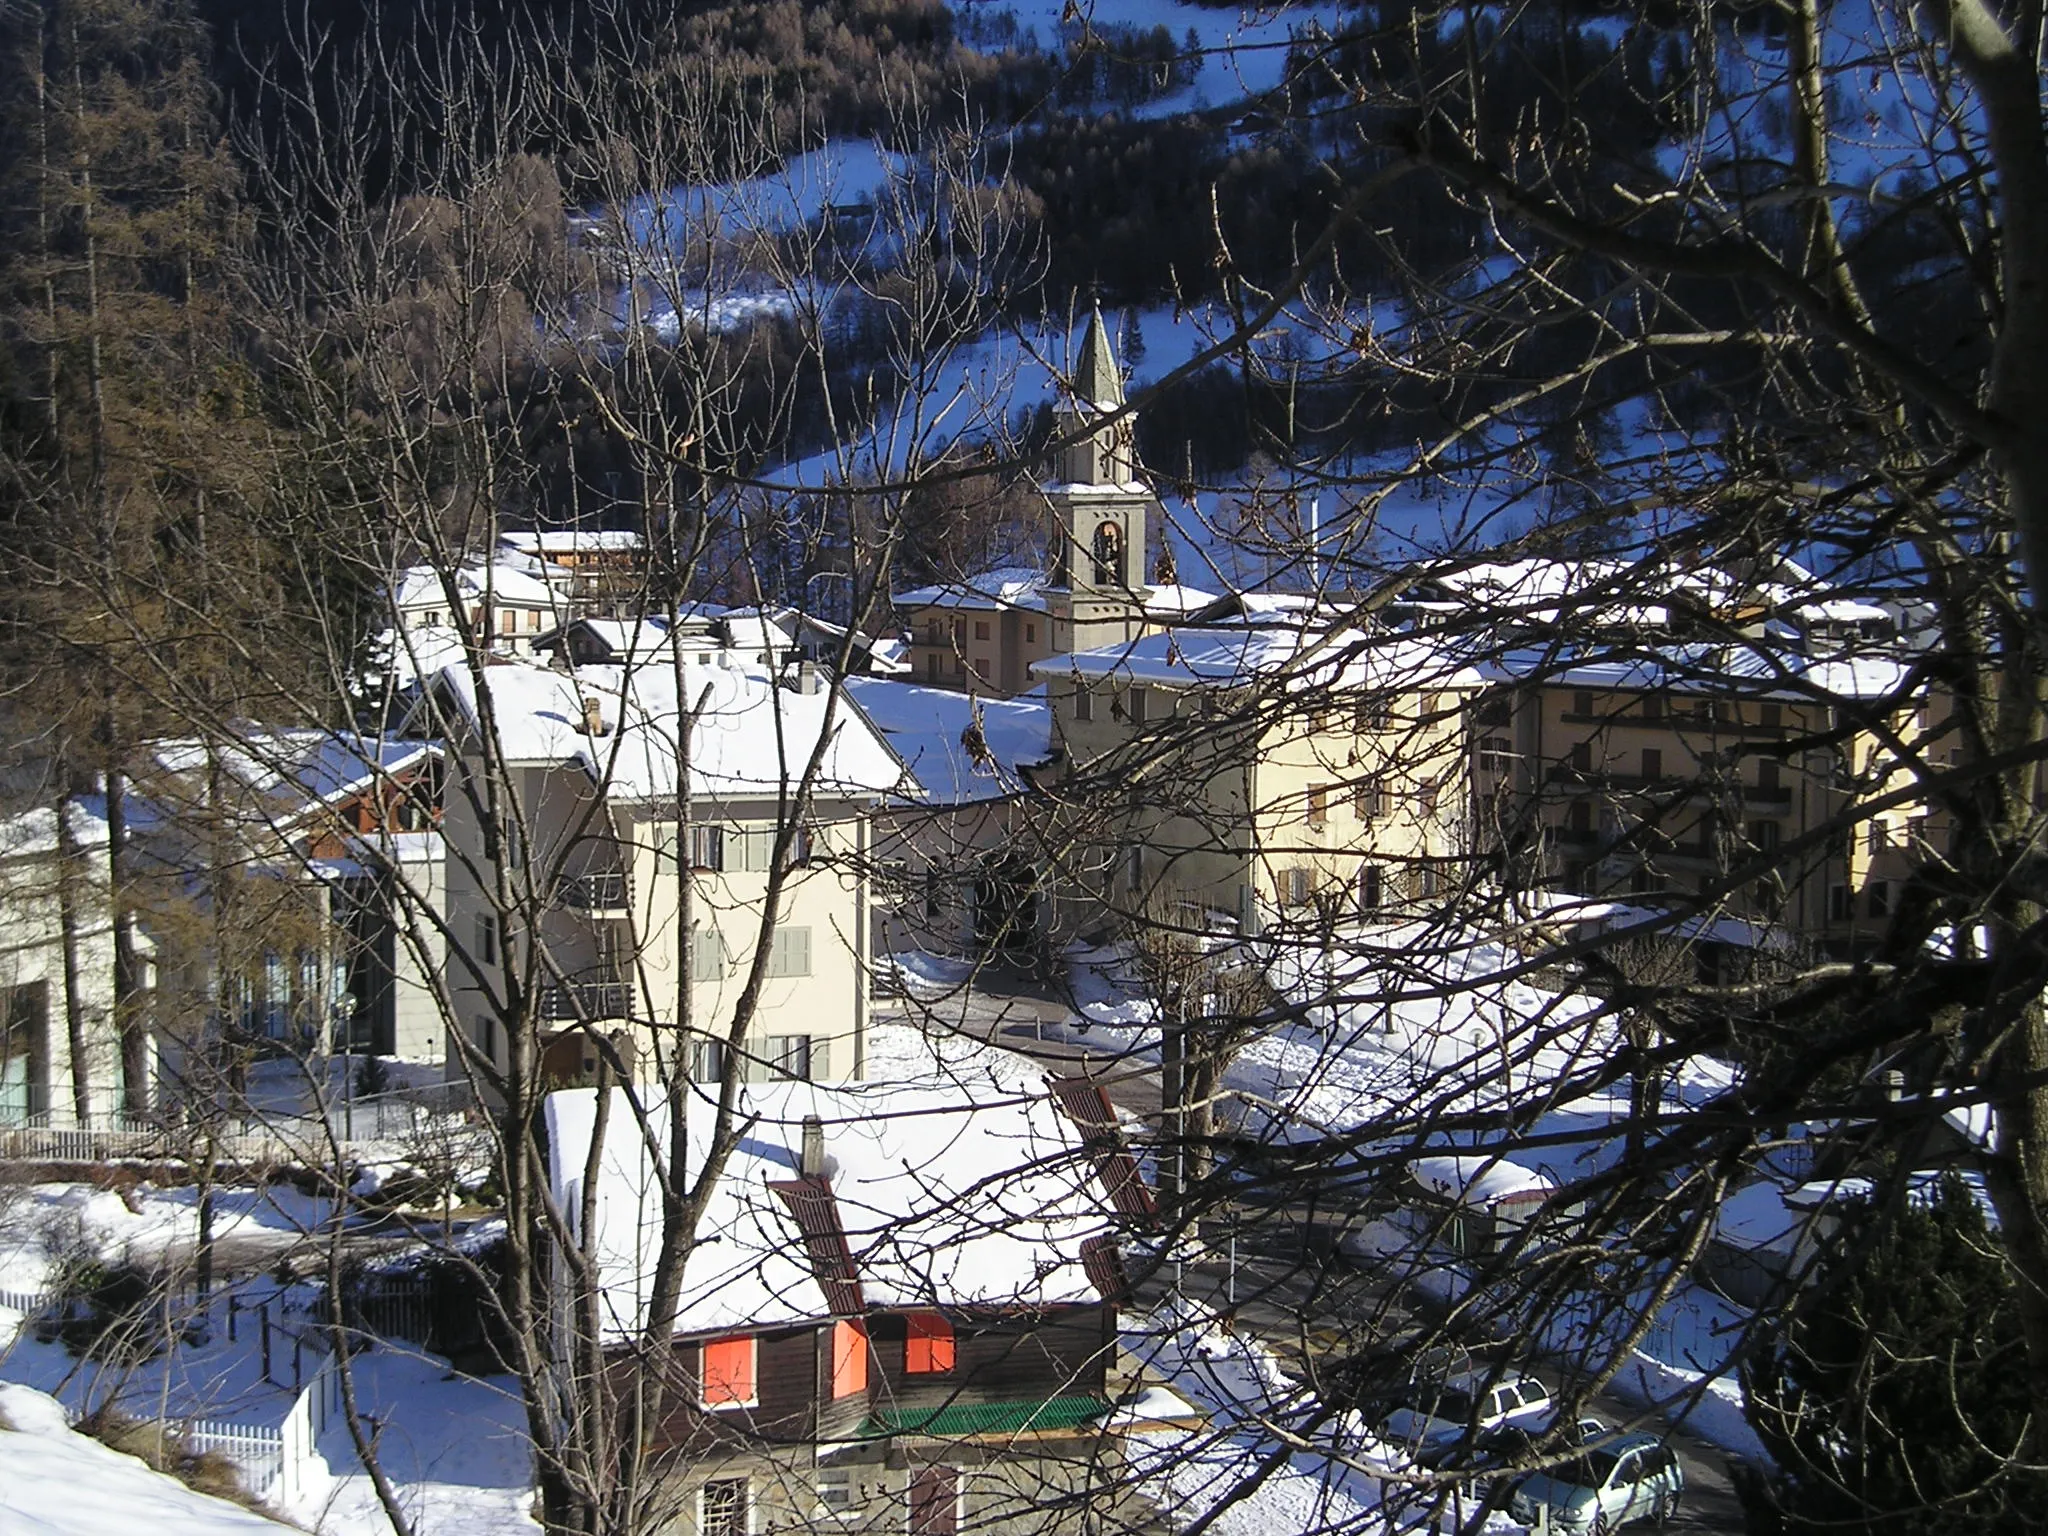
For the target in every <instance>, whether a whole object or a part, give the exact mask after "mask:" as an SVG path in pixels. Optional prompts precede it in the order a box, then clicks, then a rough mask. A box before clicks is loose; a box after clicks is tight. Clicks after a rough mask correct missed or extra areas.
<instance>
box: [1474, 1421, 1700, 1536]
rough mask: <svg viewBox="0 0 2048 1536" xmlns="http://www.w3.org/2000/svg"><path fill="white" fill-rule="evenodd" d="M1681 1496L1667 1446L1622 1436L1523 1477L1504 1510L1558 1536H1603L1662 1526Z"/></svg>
mask: <svg viewBox="0 0 2048 1536" xmlns="http://www.w3.org/2000/svg"><path fill="white" fill-rule="evenodd" d="M1684 1495H1685V1471H1684V1469H1683V1468H1682V1467H1680V1466H1679V1464H1678V1458H1677V1457H1676V1456H1675V1455H1673V1454H1672V1451H1671V1447H1670V1446H1668V1445H1665V1444H1663V1443H1662V1442H1661V1441H1659V1440H1658V1438H1657V1437H1656V1436H1655V1435H1624V1436H1623V1437H1622V1438H1621V1439H1619V1440H1615V1441H1613V1442H1611V1443H1610V1444H1607V1445H1604V1446H1596V1447H1594V1448H1592V1449H1590V1450H1586V1451H1582V1452H1581V1453H1580V1454H1579V1455H1578V1456H1576V1457H1574V1458H1573V1459H1572V1460H1571V1461H1568V1462H1566V1463H1565V1464H1564V1465H1563V1466H1559V1467H1552V1468H1551V1469H1550V1470H1549V1471H1547V1472H1536V1473H1532V1474H1531V1475H1529V1476H1528V1477H1525V1478H1523V1479H1522V1481H1521V1482H1519V1483H1517V1484H1516V1485H1515V1491H1514V1494H1513V1496H1512V1497H1510V1499H1509V1500H1508V1509H1509V1511H1510V1512H1511V1513H1512V1514H1513V1515H1514V1517H1515V1519H1517V1520H1520V1521H1522V1522H1524V1523H1525V1524H1528V1525H1533V1526H1537V1527H1538V1528H1539V1529H1542V1528H1543V1527H1544V1524H1545V1523H1546V1522H1547V1525H1548V1528H1549V1529H1550V1530H1553V1531H1556V1532H1558V1533H1559V1536H1606V1533H1607V1532H1608V1531H1612V1530H1615V1529H1617V1528H1619V1527H1621V1526H1623V1525H1626V1524H1628V1523H1629V1522H1630V1521H1632V1520H1654V1521H1656V1522H1657V1524H1659V1525H1662V1524H1663V1523H1664V1522H1665V1521H1666V1520H1668V1519H1670V1518H1671V1517H1672V1516H1673V1515H1675V1514H1677V1513H1678V1502H1679V1500H1680V1499H1681V1498H1683V1497H1684Z"/></svg>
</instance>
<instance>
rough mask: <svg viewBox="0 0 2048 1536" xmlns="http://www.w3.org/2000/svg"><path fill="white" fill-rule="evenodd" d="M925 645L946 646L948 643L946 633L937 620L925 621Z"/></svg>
mask: <svg viewBox="0 0 2048 1536" xmlns="http://www.w3.org/2000/svg"><path fill="white" fill-rule="evenodd" d="M924 643H925V644H926V645H944V644H945V643H946V631H945V629H944V627H943V626H942V625H941V624H940V623H939V621H938V620H937V619H926V620H925V621H924Z"/></svg>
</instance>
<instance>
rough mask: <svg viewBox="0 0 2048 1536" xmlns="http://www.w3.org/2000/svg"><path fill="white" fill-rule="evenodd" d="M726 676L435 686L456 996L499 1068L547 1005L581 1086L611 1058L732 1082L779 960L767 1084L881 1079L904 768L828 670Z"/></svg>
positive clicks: (569, 1075) (529, 676)
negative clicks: (876, 1030)
mask: <svg viewBox="0 0 2048 1536" xmlns="http://www.w3.org/2000/svg"><path fill="white" fill-rule="evenodd" d="M724 660H725V662H726V664H717V663H710V664H706V663H692V664H689V665H687V666H685V667H684V669H683V681H682V695H681V697H680V698H679V696H678V694H677V692H676V684H675V671H674V668H673V667H672V666H671V665H669V664H667V663H666V660H664V663H663V664H661V665H654V666H648V667H645V668H642V669H638V670H635V671H634V672H632V673H631V674H628V673H626V672H625V671H623V670H622V669H620V668H616V667H592V668H585V669H580V670H577V671H574V672H562V671H555V670H551V669H548V668H542V667H536V666H522V665H516V664H504V665H499V666H493V667H489V668H486V669H484V670H483V672H482V674H481V676H480V677H479V675H478V674H477V673H474V672H472V671H471V670H470V669H468V668H462V667H455V668H449V669H448V670H446V671H445V672H443V673H442V674H440V675H439V676H438V677H437V678H436V679H435V680H434V682H433V686H432V687H431V688H430V689H429V690H428V693H427V695H426V698H425V701H424V703H423V707H422V710H421V712H420V716H419V717H420V718H423V719H425V720H427V721H430V722H432V723H433V724H434V725H435V726H436V728H439V729H445V730H447V731H448V733H449V735H450V740H451V748H452V752H453V765H452V771H451V781H450V786H449V792H448V795H447V813H446V817H445V822H444V828H445V835H446V839H447V845H448V850H449V855H448V879H447V888H448V897H447V911H448V931H449V934H450V953H449V986H450V989H451V992H452V994H453V997H454V1001H455V1006H456V1008H457V1009H458V1012H459V1017H460V1022H461V1024H462V1026H463V1028H464V1033H465V1040H466V1049H467V1051H468V1052H469V1053H470V1054H471V1055H472V1056H473V1057H474V1059H475V1060H477V1061H478V1062H480V1063H482V1064H485V1065H489V1066H496V1067H502V1066H503V1065H504V1064H505V1062H506V1060H507V1055H506V1052H507V1046H508V1042H507V1038H506V1032H505V1021H506V1020H507V1019H508V1018H517V1017H518V1009H517V1005H516V997H517V995H519V994H520V993H524V994H526V995H529V996H531V997H533V998H534V999H535V1000H536V1001H535V1004H534V1006H535V1007H536V1008H537V1011H538V1014H539V1016H540V1019H541V1022H542V1024H543V1026H544V1029H545V1030H546V1038H545V1041H544V1045H545V1048H546V1049H547V1050H548V1051H549V1053H550V1055H549V1058H548V1059H549V1063H550V1068H551V1070H553V1071H554V1072H555V1073H556V1075H557V1076H558V1077H559V1078H561V1079H563V1080H571V1081H573V1080H577V1079H579V1078H580V1077H581V1076H582V1074H583V1073H584V1071H585V1070H586V1069H588V1068H590V1067H593V1066H594V1064H595V1049H596V1042H597V1040H598V1039H599V1038H600V1037H605V1038H610V1039H611V1040H613V1041H614V1042H615V1043H616V1044H617V1046H618V1048H619V1049H620V1050H621V1051H622V1052H623V1053H624V1054H625V1055H626V1056H628V1057H630V1058H631V1059H632V1060H633V1061H635V1062H636V1063H638V1066H639V1068H640V1069H642V1070H646V1069H652V1068H653V1067H655V1066H656V1064H661V1065H662V1066H664V1067H665V1066H666V1065H667V1064H668V1063H669V1062H671V1061H673V1060H674V1059H675V1057H674V1054H673V1053H675V1052H679V1051H680V1052H686V1053H688V1057H687V1069H688V1070H689V1071H691V1072H692V1073H693V1075H695V1076H697V1077H698V1078H699V1079H700V1080H702V1079H708V1078H715V1077H716V1076H718V1075H719V1074H720V1073H721V1072H722V1071H723V1068H724V1065H725V1061H724V1054H723V1053H724V1052H725V1051H726V1050H727V1049H728V1048H729V1046H730V1045H731V1044H732V1043H733V1042H731V1040H730V1032H731V1028H732V1024H733V1019H734V1016H735V1015H734V1009H735V1008H736V1007H737V1006H738V1005H739V1002H740V999H741V998H742V996H743V995H745V994H746V993H747V990H748V986H749V981H750V978H751V977H752V974H753V971H754V962H755V957H756V954H757V953H758V952H759V950H760V949H761V947H762V945H763V944H764V943H765V944H766V945H767V947H768V954H767V956H766V958H765V960H764V962H763V967H762V974H761V977H760V982H759V986H758V988H757V989H756V991H755V994H754V996H753V1000H752V1007H753V1013H752V1017H751V1021H750V1023H749V1025H748V1027H747V1029H746V1032H745V1036H744V1039H743V1040H741V1041H739V1042H738V1044H739V1048H740V1049H741V1050H742V1051H743V1052H744V1060H743V1062H742V1066H743V1069H744V1070H745V1072H746V1073H747V1074H748V1075H750V1076H770V1075H782V1076H788V1077H798V1078H808V1077H816V1078H835V1079H849V1078H858V1077H859V1076H861V1073H862V1049H863V1040H864V1034H865V1027H866V996H867V988H866V985H865V980H864V977H863V974H862V966H863V965H864V963H865V954H866V948H867V944H866V923H867V921H868V891H867V864H868V840H869V815H870V812H871V811H872V809H873V807H874V806H875V805H876V804H877V802H878V801H879V800H880V799H881V798H882V797H883V796H884V795H885V794H887V793H889V792H891V791H892V790H894V789H896V788H897V786H898V785H899V784H900V782H901V781H902V779H903V767H902V764H901V763H900V762H899V761H898V760H897V759H896V757H895V756H894V754H893V753H891V752H890V751H889V749H888V747H887V746H886V745H885V744H884V743H883V742H882V741H881V740H880V738H878V737H877V736H876V735H875V733H874V732H873V731H872V730H871V729H870V728H869V727H868V725H867V723H866V721H865V720H864V719H863V718H862V717H861V715H860V714H859V712H858V711H857V710H855V709H853V708H851V707H850V706H848V705H847V704H846V703H845V701H844V700H843V699H840V698H836V697H835V696H834V695H833V694H832V693H831V692H830V691H829V690H827V689H824V688H822V687H820V686H819V685H818V682H817V678H816V674H815V673H814V672H812V671H810V670H808V669H805V670H803V671H801V672H799V673H798V674H796V675H795V676H794V677H793V678H792V679H790V680H786V681H778V680H777V679H776V678H774V677H773V676H771V675H769V674H767V673H766V672H763V671H761V670H759V669H756V668H749V667H747V666H745V665H744V664H742V663H741V662H739V661H738V659H737V658H733V657H730V656H728V657H726V658H724ZM684 700H686V701H687V702H684ZM686 720H687V723H686ZM814 756H815V760H816V765H817V771H816V773H815V775H814V776H812V777H810V778H809V779H807V778H806V771H807V768H808V767H809V766H810V765H811V764H812V762H813V759H814ZM800 795H801V796H802V798H801V801H800V800H799V796H800ZM778 862H779V863H780V865H781V869H780V871H779V875H777V876H776V877H775V878H774V879H773V880H771V872H772V871H774V867H775V865H776V864H777V863H778ZM771 884H775V885H779V889H780V898H779V901H778V903H777V905H776V907H775V909H774V911H773V913H772V921H771V914H770V912H769V910H768V897H769V891H770V887H771Z"/></svg>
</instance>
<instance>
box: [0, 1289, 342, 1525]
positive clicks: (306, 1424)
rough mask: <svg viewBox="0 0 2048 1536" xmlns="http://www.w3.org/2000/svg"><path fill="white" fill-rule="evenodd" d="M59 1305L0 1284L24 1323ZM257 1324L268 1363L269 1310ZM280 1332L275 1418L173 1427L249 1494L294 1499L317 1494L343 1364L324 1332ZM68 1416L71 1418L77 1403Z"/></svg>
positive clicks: (3, 1303)
mask: <svg viewBox="0 0 2048 1536" xmlns="http://www.w3.org/2000/svg"><path fill="white" fill-rule="evenodd" d="M61 1304H62V1300H61V1298H60V1297H59V1296H57V1295H56V1294H54V1293H52V1292H43V1291H10V1290H5V1289H0V1307H11V1308H13V1309H14V1310H15V1311H17V1312H19V1313H21V1314H22V1315H23V1317H24V1318H25V1319H29V1320H33V1319H35V1318H37V1317H40V1316H42V1315H43V1314H44V1313H46V1312H47V1311H49V1310H51V1309H52V1308H55V1307H57V1306H59V1305H61ZM232 1326H233V1325H232V1323H231V1324H230V1327H232ZM258 1326H260V1327H262V1329H263V1330H264V1334H265V1338H264V1342H263V1354H264V1357H265V1360H266V1363H267V1362H268V1360H269V1358H270V1356H271V1353H272V1345H273V1341H272V1339H271V1338H270V1337H269V1335H270V1332H271V1328H272V1324H271V1322H270V1316H269V1309H268V1308H267V1307H266V1308H264V1309H262V1313H261V1321H260V1323H259V1324H258ZM278 1332H279V1333H281V1334H282V1335H283V1338H282V1340H280V1341H278V1348H279V1356H278V1358H279V1365H278V1368H279V1369H280V1370H281V1369H282V1368H283V1365H282V1362H283V1358H284V1357H283V1354H282V1344H283V1343H286V1342H288V1343H290V1345H291V1346H292V1352H291V1360H292V1369H293V1371H294V1373H295V1374H296V1375H297V1376H298V1378H299V1385H298V1391H297V1392H296V1393H294V1394H293V1397H292V1401H291V1406H290V1407H289V1408H287V1409H286V1410H285V1412H284V1416H283V1417H282V1418H281V1419H280V1420H279V1421H278V1422H277V1423H275V1424H268V1423H265V1424H252V1423H246V1422H243V1421H241V1420H237V1419H188V1420H185V1421H183V1422H181V1423H178V1424H176V1426H175V1427H176V1429H177V1432H178V1436H179V1438H180V1439H181V1440H182V1441H183V1442H184V1445H185V1448H186V1449H187V1450H188V1451H190V1452H192V1453H193V1454H195V1455H205V1454H207V1453H214V1454H217V1455H220V1456H222V1457H225V1458H226V1459H227V1460H228V1461H230V1462H232V1463H233V1464H234V1467H235V1471H236V1474H237V1475H238V1476H239V1477H240V1478H241V1482H242V1486H243V1487H244V1488H245V1489H247V1490H248V1492H249V1493H250V1494H251V1495H252V1496H254V1497H255V1498H258V1499H262V1500H264V1501H265V1502H277V1501H282V1502H284V1503H286V1504H295V1503H298V1502H299V1501H301V1500H303V1499H305V1498H307V1497H311V1496H317V1495H318V1494H319V1493H320V1492H321V1491H322V1490H321V1488H320V1486H319V1483H318V1481H317V1478H324V1476H325V1475H326V1472H327V1463H326V1461H325V1460H324V1459H323V1458H322V1457H321V1455H320V1439H321V1436H323V1435H325V1434H326V1433H327V1429H328V1426H329V1425H331V1424H333V1423H334V1422H336V1420H338V1419H339V1418H340V1416H341V1413H342V1405H341V1364H340V1361H339V1359H338V1357H337V1356H336V1355H335V1354H334V1353H333V1351H332V1350H331V1349H329V1348H328V1345H327V1342H326V1337H325V1335H323V1334H320V1333H317V1332H313V1331H311V1330H297V1329H283V1328H280V1329H279V1330H278ZM308 1351H310V1352H312V1353H313V1354H315V1355H316V1356H317V1357H318V1363H317V1364H316V1365H315V1366H314V1367H313V1371H312V1373H311V1374H310V1375H307V1374H305V1373H304V1370H303V1367H302V1365H301V1361H302V1359H303V1357H304V1354H305V1353H306V1352H308ZM72 1415H73V1417H74V1418H75V1417H76V1416H77V1415H76V1408H75V1405H74V1406H73V1407H72ZM316 1475H317V1476H316Z"/></svg>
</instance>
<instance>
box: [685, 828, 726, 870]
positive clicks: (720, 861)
mask: <svg viewBox="0 0 2048 1536" xmlns="http://www.w3.org/2000/svg"><path fill="white" fill-rule="evenodd" d="M690 868H692V869H699V870H705V871H707V872H712V873H716V872H719V871H722V870H723V869H724V868H725V828H723V827H707V826H705V825H703V824H702V823H699V824H698V825H696V826H693V827H691V828H690Z"/></svg>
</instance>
